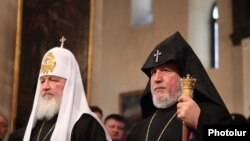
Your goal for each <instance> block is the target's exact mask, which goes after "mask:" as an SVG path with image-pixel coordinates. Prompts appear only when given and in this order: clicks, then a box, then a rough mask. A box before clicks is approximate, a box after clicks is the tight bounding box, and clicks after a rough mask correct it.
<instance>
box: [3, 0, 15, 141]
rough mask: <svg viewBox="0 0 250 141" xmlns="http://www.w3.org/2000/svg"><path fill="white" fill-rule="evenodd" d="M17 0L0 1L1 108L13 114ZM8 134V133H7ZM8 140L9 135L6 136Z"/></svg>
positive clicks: (7, 114) (9, 114) (8, 113)
mask: <svg viewBox="0 0 250 141" xmlns="http://www.w3.org/2000/svg"><path fill="white" fill-rule="evenodd" d="M16 18H17V0H1V1H0V19H1V20H0V31H1V32H0V88H1V93H0V110H2V111H3V113H4V114H6V116H7V118H8V119H10V116H11V98H12V86H13V69H14V52H15V36H16ZM7 136H8V135H7ZM5 140H7V137H6V138H5Z"/></svg>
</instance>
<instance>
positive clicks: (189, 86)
mask: <svg viewBox="0 0 250 141" xmlns="http://www.w3.org/2000/svg"><path fill="white" fill-rule="evenodd" d="M195 83H196V79H195V78H193V77H191V76H190V75H189V74H187V76H186V77H183V78H181V88H182V94H183V95H187V96H190V97H193V92H194V86H195Z"/></svg>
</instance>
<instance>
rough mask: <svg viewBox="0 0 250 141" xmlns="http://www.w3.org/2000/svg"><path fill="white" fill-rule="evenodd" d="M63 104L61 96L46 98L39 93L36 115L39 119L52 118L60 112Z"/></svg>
mask: <svg viewBox="0 0 250 141" xmlns="http://www.w3.org/2000/svg"><path fill="white" fill-rule="evenodd" d="M60 105H61V98H59V99H55V98H52V99H46V98H43V97H42V96H41V95H39V99H38V103H37V111H36V117H37V118H38V119H43V118H46V119H48V120H50V119H51V118H52V117H54V116H55V115H56V114H58V112H59V110H60Z"/></svg>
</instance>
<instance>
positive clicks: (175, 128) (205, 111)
mask: <svg viewBox="0 0 250 141" xmlns="http://www.w3.org/2000/svg"><path fill="white" fill-rule="evenodd" d="M198 105H199V107H200V108H201V113H200V116H199V119H198V127H197V129H196V130H193V129H190V131H191V134H190V139H191V140H195V141H203V140H204V136H203V132H204V130H203V129H204V125H209V124H233V121H232V119H231V117H230V115H229V114H228V111H227V110H226V109H225V108H224V107H221V106H219V105H217V104H215V103H212V102H209V101H206V100H205V101H200V102H198ZM176 110H177V109H176V104H175V105H173V106H172V107H170V108H167V109H162V110H159V109H158V110H157V114H156V116H155V118H154V119H153V120H152V122H151V126H150V128H149V129H148V126H149V124H150V120H151V119H152V116H153V114H151V115H150V116H148V117H147V118H145V119H144V120H143V121H141V122H140V123H138V124H137V125H136V127H135V128H134V129H133V130H132V132H131V133H130V135H129V136H128V138H127V141H146V137H147V136H148V139H147V141H157V140H158V138H159V136H160V134H161V132H163V133H162V136H161V138H160V140H159V141H181V139H182V121H181V120H179V119H178V118H177V116H175V117H174V118H173V120H172V121H171V122H170V123H169V125H168V126H167V127H166V129H165V130H164V131H163V129H164V127H165V126H166V124H167V122H168V121H169V120H170V118H171V117H172V116H173V115H174V114H175V113H176ZM147 131H148V133H147Z"/></svg>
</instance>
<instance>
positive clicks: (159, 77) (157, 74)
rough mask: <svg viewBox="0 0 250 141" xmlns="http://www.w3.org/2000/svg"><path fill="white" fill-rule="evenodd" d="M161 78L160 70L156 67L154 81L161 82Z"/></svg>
mask: <svg viewBox="0 0 250 141" xmlns="http://www.w3.org/2000/svg"><path fill="white" fill-rule="evenodd" d="M162 80H163V74H162V71H161V70H159V69H157V70H156V72H155V74H154V81H155V82H156V83H160V82H162Z"/></svg>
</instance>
